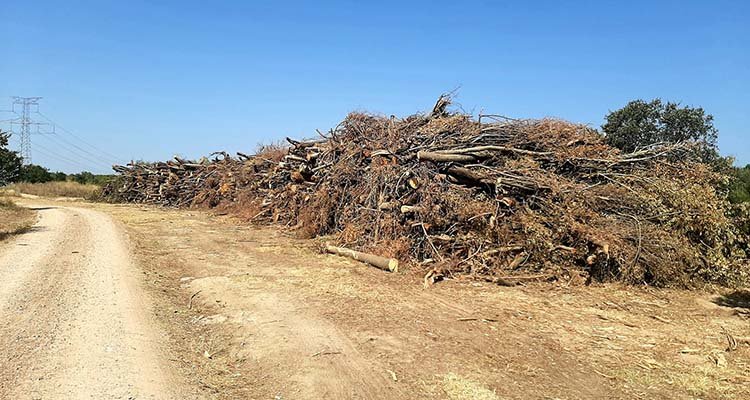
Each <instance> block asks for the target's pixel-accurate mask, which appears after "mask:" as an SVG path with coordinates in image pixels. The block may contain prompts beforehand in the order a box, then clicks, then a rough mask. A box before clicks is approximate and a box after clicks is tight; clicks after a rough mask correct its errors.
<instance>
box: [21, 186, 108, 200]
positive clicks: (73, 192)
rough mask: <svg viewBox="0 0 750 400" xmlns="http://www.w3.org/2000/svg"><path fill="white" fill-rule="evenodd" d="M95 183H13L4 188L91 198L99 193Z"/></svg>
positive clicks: (59, 195) (22, 191) (45, 195)
mask: <svg viewBox="0 0 750 400" xmlns="http://www.w3.org/2000/svg"><path fill="white" fill-rule="evenodd" d="M100 189H101V188H100V187H99V186H97V185H82V184H80V183H78V182H45V183H15V184H12V185H9V186H7V187H6V190H12V191H14V192H19V193H25V194H31V195H35V196H42V197H76V198H84V199H93V198H96V197H97V196H98V195H99V192H100Z"/></svg>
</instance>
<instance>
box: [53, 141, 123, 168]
mask: <svg viewBox="0 0 750 400" xmlns="http://www.w3.org/2000/svg"><path fill="white" fill-rule="evenodd" d="M48 138H49V139H51V140H54V141H55V142H56V143H57V144H58V145H60V146H62V147H65V148H66V149H67V150H69V151H70V152H71V153H74V154H75V155H76V156H78V157H80V158H83V159H85V160H87V161H90V162H93V163H97V164H100V165H106V166H107V167H108V168H109V167H111V166H112V164H111V162H110V161H111V160H108V159H106V158H104V157H102V156H99V155H97V154H94V153H91V152H89V151H86V150H85V149H82V148H81V147H79V146H77V145H76V144H75V143H71V142H69V141H68V140H67V139H65V138H64V137H62V136H60V135H57V134H52V135H49V136H48ZM67 146H71V147H67ZM76 150H77V151H80V153H77V151H76Z"/></svg>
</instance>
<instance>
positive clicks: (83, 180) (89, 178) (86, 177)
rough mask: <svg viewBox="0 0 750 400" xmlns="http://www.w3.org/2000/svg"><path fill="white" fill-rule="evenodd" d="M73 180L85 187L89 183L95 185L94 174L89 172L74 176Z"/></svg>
mask: <svg viewBox="0 0 750 400" xmlns="http://www.w3.org/2000/svg"><path fill="white" fill-rule="evenodd" d="M73 180H74V181H76V182H78V183H80V184H82V185H85V184H87V183H94V174H92V173H91V172H88V171H83V172H81V173H78V174H74V175H73Z"/></svg>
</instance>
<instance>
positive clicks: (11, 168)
mask: <svg viewBox="0 0 750 400" xmlns="http://www.w3.org/2000/svg"><path fill="white" fill-rule="evenodd" d="M9 138H10V134H9V133H6V132H3V131H1V130H0V186H3V185H7V184H8V183H11V182H15V181H16V179H18V174H19V173H20V172H21V156H19V155H18V153H17V152H15V151H11V150H10V149H8V139H9Z"/></svg>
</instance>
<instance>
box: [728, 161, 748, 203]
mask: <svg viewBox="0 0 750 400" xmlns="http://www.w3.org/2000/svg"><path fill="white" fill-rule="evenodd" d="M729 201H731V202H732V203H747V202H750V164H748V165H746V166H745V168H735V170H734V176H733V179H732V183H731V184H730V186H729Z"/></svg>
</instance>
